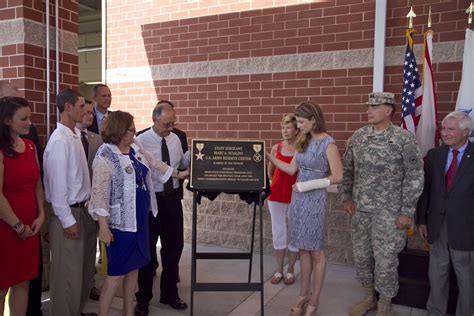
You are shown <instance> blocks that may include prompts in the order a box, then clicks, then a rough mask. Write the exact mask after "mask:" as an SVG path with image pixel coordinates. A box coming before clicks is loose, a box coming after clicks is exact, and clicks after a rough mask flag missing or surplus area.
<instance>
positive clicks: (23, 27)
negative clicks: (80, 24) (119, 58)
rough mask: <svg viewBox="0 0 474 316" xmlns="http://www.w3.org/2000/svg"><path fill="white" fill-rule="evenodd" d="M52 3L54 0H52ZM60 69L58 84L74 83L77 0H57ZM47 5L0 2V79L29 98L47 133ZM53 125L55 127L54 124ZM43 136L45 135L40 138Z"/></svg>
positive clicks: (37, 120) (36, 119) (43, 132)
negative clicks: (11, 84)
mask: <svg viewBox="0 0 474 316" xmlns="http://www.w3.org/2000/svg"><path fill="white" fill-rule="evenodd" d="M52 2H53V3H54V1H52ZM59 5H60V7H59V32H60V33H59V43H60V45H59V47H60V54H59V61H60V63H59V71H60V76H59V80H60V84H61V87H66V86H71V87H76V86H77V82H78V66H77V65H78V57H77V2H74V1H71V0H65V1H59ZM54 12H55V10H54V5H53V4H50V34H51V46H50V48H51V49H50V56H51V60H50V65H51V72H50V75H51V89H52V90H51V92H52V93H51V102H52V103H51V123H52V124H54V123H55V118H56V114H55V111H56V109H55V105H54V100H55V98H54V95H55V87H56V84H55V80H56V69H55V68H56V63H55V58H56V57H55V33H54V29H53V28H54V25H55V24H54V23H55V18H54ZM45 21H46V5H45V2H44V1H1V2H0V29H1V30H2V31H0V79H1V80H9V81H10V82H12V83H13V84H15V85H16V86H17V87H18V88H19V89H20V91H21V93H22V95H23V96H24V97H25V98H26V99H28V101H30V104H31V108H32V112H33V122H34V123H35V125H36V127H37V129H38V131H39V133H40V134H41V135H42V136H45V135H46V43H45V41H46V23H45ZM53 128H54V127H53ZM43 140H44V138H43Z"/></svg>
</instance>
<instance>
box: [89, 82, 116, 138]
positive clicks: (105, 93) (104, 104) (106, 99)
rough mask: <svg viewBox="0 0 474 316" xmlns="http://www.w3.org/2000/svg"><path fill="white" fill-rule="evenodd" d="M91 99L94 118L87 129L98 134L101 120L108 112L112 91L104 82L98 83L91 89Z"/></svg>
mask: <svg viewBox="0 0 474 316" xmlns="http://www.w3.org/2000/svg"><path fill="white" fill-rule="evenodd" d="M93 94H94V95H93V96H92V99H93V100H94V120H93V121H92V125H91V126H89V127H88V128H87V129H88V130H89V131H91V132H94V133H96V134H99V135H100V130H101V127H102V121H103V120H104V118H106V117H107V115H108V114H109V113H110V111H109V107H110V104H111V103H112V93H111V92H110V89H109V87H108V86H107V85H105V84H98V85H96V86H95V87H94V89H93Z"/></svg>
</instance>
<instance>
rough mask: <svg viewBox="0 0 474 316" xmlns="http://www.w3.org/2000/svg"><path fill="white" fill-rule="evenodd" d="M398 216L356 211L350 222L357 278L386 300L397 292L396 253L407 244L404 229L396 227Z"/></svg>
mask: <svg viewBox="0 0 474 316" xmlns="http://www.w3.org/2000/svg"><path fill="white" fill-rule="evenodd" d="M397 217H398V215H394V214H390V213H386V212H380V213H365V212H361V211H356V213H355V214H354V217H353V219H352V246H353V251H354V261H355V264H356V269H357V279H358V280H359V281H360V282H361V283H362V284H375V290H376V291H377V292H378V293H379V294H381V295H384V296H386V297H390V298H392V297H395V296H396V295H397V293H398V270H397V269H398V253H399V252H400V251H402V250H403V248H404V247H405V242H406V233H405V230H404V229H399V228H397V226H396V219H397Z"/></svg>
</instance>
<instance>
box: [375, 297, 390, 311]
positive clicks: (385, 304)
mask: <svg viewBox="0 0 474 316" xmlns="http://www.w3.org/2000/svg"><path fill="white" fill-rule="evenodd" d="M376 316H393V310H392V299H391V298H390V297H386V296H383V295H380V297H379V303H378V305H377V314H376Z"/></svg>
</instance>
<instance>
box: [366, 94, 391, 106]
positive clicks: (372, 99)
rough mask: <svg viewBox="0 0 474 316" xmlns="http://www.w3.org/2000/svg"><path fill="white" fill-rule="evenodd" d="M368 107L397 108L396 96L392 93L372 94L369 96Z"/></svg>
mask: <svg viewBox="0 0 474 316" xmlns="http://www.w3.org/2000/svg"><path fill="white" fill-rule="evenodd" d="M366 104H367V105H379V104H387V105H391V106H395V95H394V94H393V93H391V92H372V93H370V94H369V101H368V102H367V103H366Z"/></svg>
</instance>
